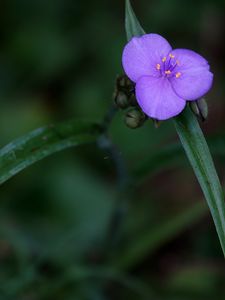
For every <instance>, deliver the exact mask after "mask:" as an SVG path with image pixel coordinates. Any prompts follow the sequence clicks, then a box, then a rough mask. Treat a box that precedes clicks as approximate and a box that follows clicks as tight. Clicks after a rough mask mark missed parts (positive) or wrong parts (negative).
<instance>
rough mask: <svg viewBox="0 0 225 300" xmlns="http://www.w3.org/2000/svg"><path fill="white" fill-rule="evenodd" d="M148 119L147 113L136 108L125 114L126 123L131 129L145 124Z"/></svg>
mask: <svg viewBox="0 0 225 300" xmlns="http://www.w3.org/2000/svg"><path fill="white" fill-rule="evenodd" d="M145 120H146V116H145V114H144V113H143V112H142V111H141V110H139V109H136V108H131V109H130V110H129V111H128V112H127V113H126V115H125V123H126V125H127V127H129V128H131V129H135V128H138V127H140V126H142V125H143V124H144V122H145Z"/></svg>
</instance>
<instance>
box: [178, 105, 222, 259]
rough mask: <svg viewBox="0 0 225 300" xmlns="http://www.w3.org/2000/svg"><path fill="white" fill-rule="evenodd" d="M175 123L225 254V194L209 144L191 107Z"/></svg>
mask: <svg viewBox="0 0 225 300" xmlns="http://www.w3.org/2000/svg"><path fill="white" fill-rule="evenodd" d="M174 123H175V127H176V130H177V133H178V135H179V137H180V140H181V143H182V145H183V147H184V150H185V152H186V155H187V157H188V159H189V162H190V164H191V166H192V168H193V170H194V172H195V175H196V177H197V179H198V181H199V183H200V185H201V188H202V191H203V193H204V196H205V198H206V201H207V203H208V206H209V209H210V211H211V214H212V217H213V220H214V223H215V225H216V230H217V233H218V236H219V239H220V243H221V246H222V249H223V252H224V254H225V203H224V194H223V191H222V188H221V184H220V182H219V178H218V175H217V173H216V170H215V166H214V164H213V161H212V157H211V154H210V152H209V149H208V145H207V143H206V141H205V138H204V135H203V133H202V130H201V128H200V126H199V124H198V122H197V120H196V117H195V116H194V115H193V113H192V112H191V111H190V109H189V108H186V109H185V111H184V112H183V113H182V114H180V115H179V116H178V117H177V118H175V119H174Z"/></svg>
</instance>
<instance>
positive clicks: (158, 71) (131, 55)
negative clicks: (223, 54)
mask: <svg viewBox="0 0 225 300" xmlns="http://www.w3.org/2000/svg"><path fill="white" fill-rule="evenodd" d="M122 62H123V68H124V70H125V73H126V74H127V76H128V77H129V78H130V79H131V80H132V81H133V82H135V83H136V87H135V92H136V98H137V101H138V103H139V105H140V107H141V108H142V110H143V111H144V112H145V113H146V115H148V116H149V117H151V118H154V119H157V120H166V119H169V118H171V117H174V116H176V115H178V114H179V113H180V112H181V111H182V110H183V109H184V107H185V105H186V101H192V100H196V99H198V98H200V97H202V96H203V95H204V94H206V93H207V92H208V91H209V89H210V88H211V86H212V81H213V74H212V73H211V72H210V71H209V65H208V62H207V61H206V60H205V59H204V58H203V57H202V56H200V55H199V54H197V53H195V52H194V51H191V50H187V49H176V50H172V48H171V46H170V44H169V43H168V42H167V40H165V39H164V38H163V37H162V36H160V35H158V34H145V35H143V36H141V37H134V38H132V40H131V41H130V42H129V43H128V44H127V45H126V46H125V48H124V51H123V58H122Z"/></svg>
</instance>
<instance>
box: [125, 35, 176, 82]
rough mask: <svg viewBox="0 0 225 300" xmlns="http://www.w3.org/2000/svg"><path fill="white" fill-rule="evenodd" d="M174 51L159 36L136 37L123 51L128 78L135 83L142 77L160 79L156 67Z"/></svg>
mask: <svg viewBox="0 0 225 300" xmlns="http://www.w3.org/2000/svg"><path fill="white" fill-rule="evenodd" d="M171 50H172V48H171V46H170V44H169V43H168V42H167V40H166V39H164V38H163V37H162V36H160V35H158V34H145V35H143V36H141V37H134V38H132V40H131V41H130V42H129V43H128V44H127V45H126V46H125V48H124V50H123V57H122V63H123V68H124V71H125V73H126V74H127V76H128V77H129V78H130V79H131V80H132V81H134V82H137V80H138V79H139V78H140V77H141V76H148V75H151V76H156V77H159V75H160V74H159V71H158V70H157V69H156V65H157V64H158V63H160V62H161V60H162V58H163V57H164V56H166V55H167V54H168V53H169V52H170V51H171Z"/></svg>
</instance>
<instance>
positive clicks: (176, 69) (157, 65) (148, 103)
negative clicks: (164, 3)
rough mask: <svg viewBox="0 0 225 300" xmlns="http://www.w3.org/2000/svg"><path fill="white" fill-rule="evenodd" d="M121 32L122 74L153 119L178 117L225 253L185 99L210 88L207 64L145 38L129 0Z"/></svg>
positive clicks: (221, 216)
mask: <svg viewBox="0 0 225 300" xmlns="http://www.w3.org/2000/svg"><path fill="white" fill-rule="evenodd" d="M125 28H126V33H127V39H128V44H127V45H126V46H125V48H124V51H123V59H122V62H123V67H124V70H125V72H126V74H127V75H128V77H129V78H130V79H131V80H132V81H134V82H135V83H136V98H137V101H138V103H139V105H140V107H141V109H142V110H143V111H144V112H145V113H146V114H147V115H148V116H149V117H151V118H154V119H157V120H165V119H168V118H171V117H174V116H177V117H176V118H174V119H173V122H174V126H175V129H176V131H177V133H178V136H179V138H180V141H181V144H182V146H183V148H184V150H185V153H186V155H187V158H188V159H189V162H190V164H191V166H192V168H193V170H194V172H195V175H196V177H197V179H198V181H199V184H200V186H201V188H202V191H203V194H204V196H205V199H206V201H207V204H208V207H209V209H210V212H211V215H212V218H213V220H214V223H215V226H216V230H217V233H218V236H219V240H220V244H221V247H222V250H223V253H224V255H225V204H224V194H223V190H222V187H221V184H220V181H219V178H218V175H217V172H216V170H215V166H214V163H213V160H212V157H211V154H210V151H209V148H208V146H207V143H206V140H205V138H204V135H203V132H202V130H201V128H200V126H199V124H198V121H197V120H196V117H195V115H194V114H193V113H192V112H191V110H190V108H189V107H188V106H187V105H186V101H187V100H189V101H193V100H197V99H198V98H199V97H201V96H203V95H204V94H205V93H206V92H207V91H208V90H209V89H210V88H211V85H212V80H213V75H212V73H211V72H210V71H209V65H208V63H207V61H206V60H205V59H204V58H203V57H201V56H200V55H198V54H197V53H195V52H193V51H190V50H186V49H177V50H172V48H171V46H170V44H169V43H168V42H167V41H166V40H165V39H164V38H163V37H161V36H160V35H158V34H145V31H144V30H143V28H142V27H141V25H140V23H139V21H138V19H137V17H136V16H135V13H134V11H133V9H132V7H131V4H130V1H129V0H126V18H125ZM196 103H197V104H198V101H197V102H196Z"/></svg>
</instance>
